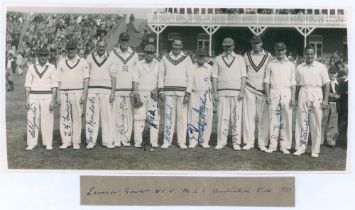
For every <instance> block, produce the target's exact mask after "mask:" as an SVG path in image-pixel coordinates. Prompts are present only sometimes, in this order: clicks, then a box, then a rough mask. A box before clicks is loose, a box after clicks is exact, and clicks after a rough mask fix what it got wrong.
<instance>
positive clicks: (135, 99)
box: [133, 94, 143, 108]
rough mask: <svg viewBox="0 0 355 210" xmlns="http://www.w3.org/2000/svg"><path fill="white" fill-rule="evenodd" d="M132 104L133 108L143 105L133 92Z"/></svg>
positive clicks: (138, 96)
mask: <svg viewBox="0 0 355 210" xmlns="http://www.w3.org/2000/svg"><path fill="white" fill-rule="evenodd" d="M133 106H134V108H140V107H142V106H143V102H142V100H141V97H140V95H139V94H135V95H134V96H133Z"/></svg>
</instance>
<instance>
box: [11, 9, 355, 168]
mask: <svg viewBox="0 0 355 210" xmlns="http://www.w3.org/2000/svg"><path fill="white" fill-rule="evenodd" d="M348 13H349V11H348V10H347V8H331V7H329V8H324V7H309V8H308V7H300V8H298V7H297V8H289V7H285V8H280V7H275V8H271V7H231V8H223V7H157V8H153V7H149V8H138V9H135V8H120V7H107V8H105V7H103V8H102V7H101V8H97V9H95V8H87V9H86V8H75V7H71V8H70V7H41V8H35V7H30V6H29V7H7V8H6V49H5V50H6V64H5V65H6V68H5V69H6V136H7V139H6V146H7V163H8V169H47V170H52V169H53V170H67V169H70V170H115V171H116V170H117V171H127V170H128V171H130V170H133V171H135V170H138V171H140V170H143V171H147V172H149V171H231V172H243V171H251V172H253V171H255V172H258V171H266V172H273V171H275V172H278V171H279V172H282V171H340V172H341V171H343V172H345V171H346V170H347V148H348V146H347V145H348V143H347V142H348V135H347V132H348V131H347V130H348V59H349V57H348V42H347V38H348V22H349V16H348Z"/></svg>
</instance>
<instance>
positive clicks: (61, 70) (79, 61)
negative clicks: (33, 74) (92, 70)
mask: <svg viewBox="0 0 355 210" xmlns="http://www.w3.org/2000/svg"><path fill="white" fill-rule="evenodd" d="M57 70H58V74H59V89H60V90H71V91H82V90H83V87H84V79H88V78H89V67H88V64H87V62H86V60H85V59H84V58H80V57H79V56H78V55H76V56H75V57H74V58H73V59H71V60H69V58H68V57H66V58H63V59H62V60H60V61H59V63H58V68H57Z"/></svg>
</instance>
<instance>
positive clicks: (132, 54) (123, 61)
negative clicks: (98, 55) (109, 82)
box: [113, 49, 136, 65]
mask: <svg viewBox="0 0 355 210" xmlns="http://www.w3.org/2000/svg"><path fill="white" fill-rule="evenodd" d="M113 52H114V53H115V55H116V56H117V57H118V58H119V59H120V60H121V61H122V63H123V64H124V65H126V64H127V63H128V61H129V60H131V58H132V57H133V56H134V54H136V52H135V51H133V52H132V53H131V54H130V55H129V56H128V58H127V59H124V58H123V57H122V56H121V55H120V54H119V53H118V52H117V50H116V49H113Z"/></svg>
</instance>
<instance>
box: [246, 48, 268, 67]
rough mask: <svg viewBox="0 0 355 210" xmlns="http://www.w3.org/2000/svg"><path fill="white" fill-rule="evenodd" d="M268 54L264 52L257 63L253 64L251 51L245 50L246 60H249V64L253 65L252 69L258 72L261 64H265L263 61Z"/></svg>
mask: <svg viewBox="0 0 355 210" xmlns="http://www.w3.org/2000/svg"><path fill="white" fill-rule="evenodd" d="M268 55H269V54H268V53H266V54H265V55H264V57H263V59H261V61H260V63H259V65H255V63H254V61H253V59H252V58H251V53H250V52H247V57H248V60H249V62H250V64H251V66H252V67H253V69H254V70H255V71H256V72H258V71H259V70H260V69H261V67H263V65H264V64H265V61H266V58H267V56H268Z"/></svg>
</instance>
